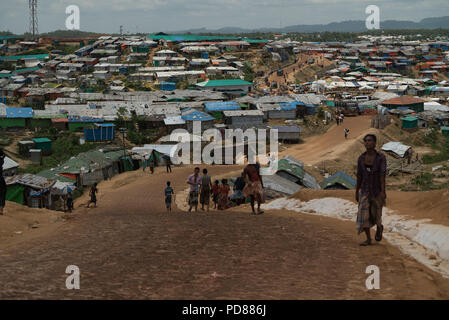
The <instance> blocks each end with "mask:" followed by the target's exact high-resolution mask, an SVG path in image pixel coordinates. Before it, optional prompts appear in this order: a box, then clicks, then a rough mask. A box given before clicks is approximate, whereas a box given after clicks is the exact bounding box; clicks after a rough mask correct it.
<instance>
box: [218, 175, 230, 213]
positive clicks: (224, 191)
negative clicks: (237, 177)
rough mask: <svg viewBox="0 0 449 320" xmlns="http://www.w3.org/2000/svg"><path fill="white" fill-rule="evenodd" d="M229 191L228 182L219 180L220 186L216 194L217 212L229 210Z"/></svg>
mask: <svg viewBox="0 0 449 320" xmlns="http://www.w3.org/2000/svg"><path fill="white" fill-rule="evenodd" d="M229 191H231V187H230V186H229V184H228V180H227V179H223V180H221V186H220V189H219V194H218V210H225V209H228V208H229V199H228V196H229Z"/></svg>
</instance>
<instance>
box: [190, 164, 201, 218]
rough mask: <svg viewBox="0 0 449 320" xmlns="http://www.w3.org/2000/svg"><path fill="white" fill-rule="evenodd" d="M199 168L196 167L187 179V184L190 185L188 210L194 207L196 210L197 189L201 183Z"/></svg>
mask: <svg viewBox="0 0 449 320" xmlns="http://www.w3.org/2000/svg"><path fill="white" fill-rule="evenodd" d="M199 173H200V168H198V167H196V168H195V171H194V172H193V174H191V175H190V176H189V178H188V179H187V184H189V185H190V192H189V212H191V211H192V208H193V207H195V211H198V191H199V187H200V185H201V177H200V175H199Z"/></svg>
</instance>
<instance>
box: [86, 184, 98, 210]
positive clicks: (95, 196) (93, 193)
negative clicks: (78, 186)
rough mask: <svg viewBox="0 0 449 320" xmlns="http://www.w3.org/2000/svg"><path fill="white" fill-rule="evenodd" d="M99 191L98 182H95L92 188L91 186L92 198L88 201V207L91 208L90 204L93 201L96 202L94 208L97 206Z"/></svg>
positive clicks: (90, 193)
mask: <svg viewBox="0 0 449 320" xmlns="http://www.w3.org/2000/svg"><path fill="white" fill-rule="evenodd" d="M97 193H98V189H97V183H96V182H95V183H94V185H93V186H92V188H90V191H89V196H90V200H89V202H88V203H87V207H88V208H90V204H91V203H93V204H94V208H96V207H97Z"/></svg>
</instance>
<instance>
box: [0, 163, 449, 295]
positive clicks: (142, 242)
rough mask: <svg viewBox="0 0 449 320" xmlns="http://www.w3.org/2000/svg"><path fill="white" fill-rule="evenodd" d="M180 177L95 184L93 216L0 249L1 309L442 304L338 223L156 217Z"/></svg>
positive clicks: (228, 215)
mask: <svg viewBox="0 0 449 320" xmlns="http://www.w3.org/2000/svg"><path fill="white" fill-rule="evenodd" d="M236 169H237V168H236V167H232V168H230V167H226V166H213V167H210V170H209V171H210V173H211V175H212V176H214V175H221V174H224V173H226V172H229V171H233V170H236ZM191 171H192V169H191V168H186V167H183V168H175V169H174V172H173V173H172V174H166V173H165V172H162V170H161V169H159V170H157V172H156V174H155V175H150V174H149V173H142V172H141V171H138V172H131V173H126V174H124V175H120V176H117V177H114V179H113V180H110V181H107V182H104V183H102V184H100V186H99V190H100V194H99V207H98V208H96V209H91V210H87V209H83V208H77V209H76V211H75V213H74V214H73V218H72V219H71V220H70V221H69V222H66V223H64V224H63V225H62V226H61V227H60V228H58V229H57V230H53V231H51V232H48V234H46V235H42V236H40V237H39V238H35V239H34V240H33V241H32V242H23V241H22V242H20V243H15V242H9V243H4V244H2V245H0V269H1V270H2V272H1V273H0V298H13V299H16V298H33V299H34V298H56V299H63V298H80V299H88V298H97V299H112V298H118V299H124V298H133V299H134V298H135V299H232V298H235V299H331V298H335V299H348V298H349V299H373V298H381V299H404V298H423V299H434V298H449V281H448V280H447V279H442V278H441V277H440V276H439V275H437V274H435V273H433V272H431V271H429V270H427V269H426V268H425V267H423V266H422V265H420V264H418V263H417V262H415V261H414V260H412V259H410V258H409V257H407V256H404V255H403V254H401V253H400V252H399V250H397V249H396V248H394V247H392V246H390V245H388V244H387V243H383V242H382V243H381V244H379V245H375V246H372V247H369V248H361V247H359V246H358V242H359V241H360V239H358V238H357V236H356V235H355V229H354V226H353V225H352V224H348V223H346V222H342V221H334V220H332V219H328V218H323V217H315V216H308V215H301V214H297V213H296V214H295V213H289V212H266V213H265V214H264V215H261V216H252V215H250V214H249V212H248V208H242V209H241V210H232V211H226V212H216V211H214V212H211V213H209V214H206V213H204V212H199V213H190V214H189V213H186V212H181V211H178V210H174V211H173V212H172V213H170V214H168V213H166V212H165V208H164V203H163V197H162V194H163V188H164V185H165V182H166V181H167V180H168V179H170V180H171V181H172V183H173V186H174V189H175V191H181V190H183V189H185V187H186V184H185V179H186V177H187V175H188V174H189V173H190V172H191ZM84 200H85V199H81V200H80V201H79V202H77V205H80V204H82V203H83V202H84ZM373 264H374V265H377V266H379V268H380V270H381V289H380V290H372V291H368V290H367V289H366V288H365V280H366V277H367V276H368V275H367V274H365V270H366V267H367V266H368V265H373ZM68 265H76V266H78V267H79V268H80V272H81V289H80V290H67V289H66V288H65V279H66V276H67V274H65V270H66V267H67V266H68Z"/></svg>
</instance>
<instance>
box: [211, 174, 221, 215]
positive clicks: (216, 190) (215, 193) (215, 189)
mask: <svg viewBox="0 0 449 320" xmlns="http://www.w3.org/2000/svg"><path fill="white" fill-rule="evenodd" d="M219 183H220V181H218V180H215V183H214V185H213V186H212V201H213V202H214V209H217V204H218V194H219V193H220V184H219Z"/></svg>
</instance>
